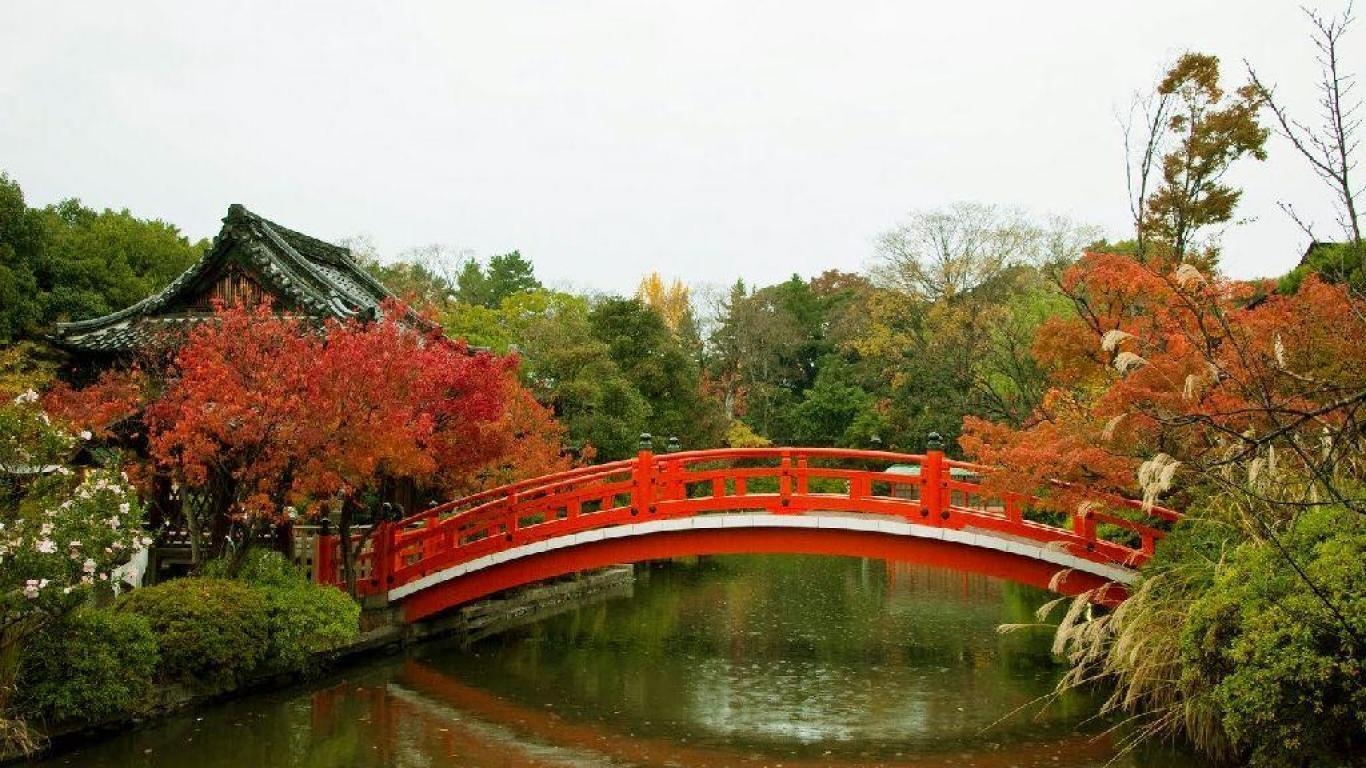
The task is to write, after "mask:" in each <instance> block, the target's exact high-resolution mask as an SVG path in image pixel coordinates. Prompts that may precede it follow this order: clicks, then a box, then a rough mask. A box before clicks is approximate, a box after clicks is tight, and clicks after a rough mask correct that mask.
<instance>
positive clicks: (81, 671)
mask: <svg viewBox="0 0 1366 768" xmlns="http://www.w3.org/2000/svg"><path fill="white" fill-rule="evenodd" d="M157 661H158V652H157V640H156V636H155V635H154V634H153V633H152V627H151V625H150V624H149V623H148V621H147V619H145V618H143V617H142V616H138V615H134V614H130V613H117V612H114V611H108V610H98V609H86V610H79V611H76V612H75V613H72V614H70V615H68V616H66V617H65V618H63V619H62V620H60V621H57V622H54V623H53V624H51V625H49V626H48V627H47V628H46V629H44V630H43V631H42V632H40V633H39V634H38V635H37V636H35V637H34V638H33V639H32V640H31V641H30V642H29V643H28V644H27V645H25V646H24V648H23V650H22V651H21V659H20V671H19V680H18V684H17V696H18V699H19V702H20V708H21V709H22V710H24V711H28V712H32V713H34V714H36V715H38V716H39V717H41V718H43V719H45V720H48V721H49V722H53V721H56V722H60V721H65V720H86V721H90V722H99V721H102V720H108V719H110V718H113V717H117V716H119V715H131V714H138V713H140V712H145V711H146V710H147V709H149V708H150V707H151V706H152V704H153V703H155V688H154V687H153V685H152V677H153V675H154V674H155V672H156V668H157Z"/></svg>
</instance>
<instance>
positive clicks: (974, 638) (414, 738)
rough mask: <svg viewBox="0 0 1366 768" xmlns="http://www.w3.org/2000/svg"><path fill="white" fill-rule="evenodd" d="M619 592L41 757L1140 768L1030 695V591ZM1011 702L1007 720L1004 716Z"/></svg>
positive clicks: (732, 587) (763, 569) (853, 572)
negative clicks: (464, 640) (467, 642)
mask: <svg viewBox="0 0 1366 768" xmlns="http://www.w3.org/2000/svg"><path fill="white" fill-rule="evenodd" d="M637 572H638V574H639V578H638V581H637V583H636V585H635V587H634V589H633V594H631V595H625V596H618V597H615V598H612V599H610V600H606V601H603V602H599V603H597V604H593V605H587V606H583V607H580V608H578V609H576V610H573V611H571V612H568V613H565V614H563V615H560V616H555V617H553V618H549V619H545V620H542V621H540V622H537V623H534V624H530V625H528V626H524V627H520V628H517V629H512V630H509V631H506V632H504V633H503V634H501V635H498V636H496V637H493V638H489V639H486V640H483V641H480V642H478V643H476V644H474V645H473V646H471V647H469V648H461V647H459V646H458V645H455V644H445V645H442V644H435V645H428V646H424V647H421V648H418V649H416V650H415V651H414V652H413V653H412V654H411V655H409V656H408V657H407V658H401V659H386V660H382V661H379V662H376V663H374V664H371V665H369V666H365V667H359V668H355V669H351V670H348V671H346V672H345V673H343V674H339V675H337V676H335V677H332V678H329V679H327V680H323V681H319V682H317V683H315V684H313V685H310V686H307V687H303V688H296V689H293V690H287V691H282V692H275V693H269V694H263V695H258V696H253V697H250V698H246V699H243V700H239V701H236V702H231V703H228V704H225V705H221V706H216V707H212V708H206V709H203V710H200V711H197V712H194V713H191V714H187V715H183V716H180V717H177V718H174V719H172V720H169V721H165V722H162V723H159V724H157V725H155V726H152V727H148V728H145V729H141V730H137V731H133V732H130V733H126V734H122V735H120V736H117V737H115V738H114V739H112V740H109V741H105V742H102V743H100V744H97V745H92V746H91V747H89V748H87V749H84V750H81V751H79V752H75V753H71V754H68V755H64V756H61V757H58V758H55V759H52V760H50V761H47V762H44V763H41V764H40V765H43V766H58V765H62V766H89V767H90V768H101V767H107V768H130V767H132V766H157V767H159V768H160V767H163V766H164V767H165V768H177V767H179V766H185V768H218V767H220V766H221V767H222V768H285V767H286V766H289V767H291V768H293V767H295V766H317V767H318V768H325V767H327V768H330V767H331V766H391V765H392V766H413V767H414V768H417V767H419V766H420V767H422V768H445V767H447V766H450V767H454V766H634V765H652V766H654V765H657V766H729V765H744V766H749V765H753V766H779V765H781V766H825V765H837V766H875V765H907V766H927V767H928V766H981V767H983V768H989V767H991V766H1001V767H1003V768H1004V767H1005V766H1073V767H1076V766H1102V765H1106V764H1107V763H1109V764H1112V765H1115V766H1121V767H1127V768H1137V767H1138V766H1163V767H1166V766H1187V765H1195V764H1196V763H1194V762H1188V761H1187V760H1185V759H1182V758H1180V757H1178V756H1174V755H1171V754H1166V753H1152V752H1149V753H1143V754H1126V755H1123V756H1122V757H1120V758H1118V759H1117V760H1114V761H1113V762H1111V760H1112V758H1114V757H1115V752H1116V746H1115V742H1114V740H1113V738H1111V737H1108V736H1097V735H1096V734H1099V733H1100V732H1102V731H1104V730H1105V728H1106V724H1104V723H1098V722H1094V721H1092V720H1091V719H1090V716H1091V714H1092V713H1093V712H1094V711H1095V702H1094V701H1092V700H1087V699H1086V698H1083V697H1072V698H1066V699H1062V700H1058V701H1054V702H1052V703H1051V704H1049V705H1048V706H1047V707H1042V706H1041V704H1040V703H1039V702H1038V699H1039V698H1040V697H1042V696H1044V695H1045V694H1047V693H1048V692H1049V691H1050V690H1051V689H1052V686H1053V682H1054V681H1055V680H1056V678H1057V676H1058V674H1059V669H1058V668H1057V667H1056V666H1055V665H1054V663H1053V662H1052V660H1051V659H1050V657H1049V654H1048V646H1049V640H1050V636H1049V634H1048V633H1047V632H1046V631H1026V632H1017V633H1011V634H1000V633H998V632H997V631H996V628H997V626H998V625H1000V624H1003V623H1022V622H1029V621H1031V619H1032V615H1033V611H1034V609H1035V608H1036V607H1037V606H1038V605H1040V604H1042V603H1043V602H1044V601H1046V600H1047V599H1049V598H1048V595H1046V594H1044V593H1042V592H1039V591H1037V590H1033V589H1030V588H1025V587H1020V586H1016V585H1013V584H1007V583H1003V582H999V581H995V580H992V579H988V578H984V577H978V576H965V575H963V574H959V573H956V572H951V571H943V570H937V569H930V568H925V567H919V566H913V565H906V564H895V565H889V564H886V563H883V562H881V561H868V560H858V559H842V558H826V557H786V556H782V557H780V556H762V557H724V558H709V559H701V560H696V561H677V562H671V563H657V564H653V565H650V566H641V567H639V568H638V571H637ZM1012 713H1013V714H1012Z"/></svg>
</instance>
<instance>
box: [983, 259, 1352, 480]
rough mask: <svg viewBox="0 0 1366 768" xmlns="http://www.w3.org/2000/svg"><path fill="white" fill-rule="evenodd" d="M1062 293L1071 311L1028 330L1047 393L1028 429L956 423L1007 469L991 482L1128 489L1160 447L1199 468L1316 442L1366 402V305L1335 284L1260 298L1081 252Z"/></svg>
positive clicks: (1248, 286) (1194, 276) (1258, 290)
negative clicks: (1274, 445) (1273, 444)
mask: <svg viewBox="0 0 1366 768" xmlns="http://www.w3.org/2000/svg"><path fill="white" fill-rule="evenodd" d="M1062 287H1063V290H1064V291H1065V292H1066V293H1067V294H1068V295H1069V297H1071V298H1072V300H1073V303H1074V305H1075V306H1076V308H1077V312H1076V315H1075V316H1074V317H1071V318H1055V319H1053V320H1051V321H1049V322H1048V323H1045V324H1044V325H1043V326H1042V327H1041V328H1040V332H1039V334H1038V337H1037V339H1036V342H1035V346H1034V351H1035V355H1036V357H1037V359H1038V360H1039V361H1040V362H1041V363H1042V365H1043V366H1044V368H1045V370H1046V371H1047V372H1048V375H1049V378H1050V384H1051V386H1052V389H1051V391H1050V392H1049V393H1048V395H1047V396H1046V397H1045V399H1044V403H1043V406H1042V407H1041V408H1040V410H1039V412H1038V413H1036V414H1035V417H1034V419H1033V420H1032V422H1031V423H1029V424H1027V425H1026V426H1024V427H1023V428H1021V429H1014V428H1011V427H1007V426H1003V425H997V424H990V423H988V422H985V421H982V420H980V419H971V418H970V419H968V420H967V422H966V424H965V432H964V436H963V438H962V445H963V447H964V449H965V450H966V451H967V452H968V453H969V454H970V455H972V456H973V457H975V458H976V459H978V460H980V461H982V462H983V463H989V464H993V465H996V466H1001V467H1006V468H1007V469H1005V470H1003V473H1002V476H1001V477H998V478H997V482H999V483H1001V484H1002V485H1013V486H1014V487H1016V488H1019V487H1041V486H1042V485H1043V484H1044V481H1045V480H1046V479H1058V480H1064V481H1070V482H1074V483H1079V484H1082V485H1084V486H1087V487H1089V488H1092V489H1098V490H1104V491H1123V492H1128V493H1133V492H1134V490H1135V489H1136V478H1135V470H1136V468H1137V466H1138V464H1139V462H1140V461H1141V460H1143V459H1147V458H1150V457H1152V456H1154V455H1155V454H1157V453H1159V452H1160V453H1166V454H1168V455H1169V456H1172V457H1174V458H1175V459H1176V460H1178V461H1181V462H1182V463H1183V464H1184V465H1185V466H1186V468H1187V469H1190V470H1195V471H1207V470H1211V469H1213V468H1216V467H1220V466H1223V465H1226V464H1228V463H1229V462H1231V461H1238V460H1242V459H1245V458H1248V457H1251V456H1255V455H1256V453H1257V451H1260V450H1263V449H1264V448H1265V447H1266V445H1267V442H1266V441H1267V440H1275V439H1279V438H1282V437H1284V438H1291V437H1294V438H1296V439H1298V440H1300V441H1301V443H1302V444H1306V445H1308V444H1314V445H1317V444H1318V442H1319V441H1320V439H1321V434H1322V432H1321V431H1322V430H1324V429H1329V430H1331V429H1336V428H1339V427H1341V426H1342V425H1343V424H1344V423H1345V420H1348V419H1351V418H1353V415H1352V414H1353V413H1354V412H1355V410H1356V409H1357V408H1359V407H1361V405H1362V403H1363V401H1366V391H1363V388H1364V387H1366V384H1363V382H1366V346H1364V345H1362V344H1361V343H1360V342H1359V340H1360V339H1362V338H1366V311H1364V310H1366V307H1363V306H1362V303H1361V302H1360V301H1359V300H1357V299H1355V298H1353V297H1352V296H1351V295H1349V293H1348V292H1347V290H1346V289H1345V288H1343V287H1342V286H1336V285H1329V284H1326V283H1323V282H1321V281H1319V280H1317V279H1314V278H1310V279H1308V280H1306V281H1305V283H1304V284H1303V285H1302V287H1301V289H1300V290H1299V291H1298V292H1297V293H1296V294H1294V295H1290V296H1280V295H1270V296H1266V295H1265V294H1266V291H1267V287H1266V286H1263V285H1258V284H1253V283H1240V282H1232V281H1227V280H1224V279H1221V278H1217V277H1214V278H1208V277H1205V276H1202V275H1199V274H1198V273H1195V272H1193V271H1192V270H1190V268H1189V267H1183V268H1180V269H1178V270H1177V271H1175V272H1172V273H1163V272H1160V271H1159V270H1158V269H1157V268H1154V267H1151V266H1147V265H1144V264H1141V263H1139V262H1137V261H1135V260H1134V259H1132V258H1130V257H1127V256H1121V255H1114V254H1087V255H1086V256H1085V257H1084V258H1083V259H1082V260H1081V261H1080V262H1079V263H1078V264H1076V265H1074V266H1073V267H1072V268H1071V269H1069V270H1068V271H1067V273H1066V274H1065V275H1064V277H1063V280H1062ZM1259 294H1261V295H1263V296H1264V298H1261V299H1256V300H1254V298H1253V297H1255V296H1257V295H1259ZM1286 453H1287V454H1289V453H1290V452H1289V451H1287V452H1286Z"/></svg>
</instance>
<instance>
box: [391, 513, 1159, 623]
mask: <svg viewBox="0 0 1366 768" xmlns="http://www.w3.org/2000/svg"><path fill="white" fill-rule="evenodd" d="M706 528H828V529H833V530H842V531H863V532H872V533H885V534H888V535H891V536H908V537H911V538H918V539H940V540H942V541H947V542H953V543H955V544H964V545H967V546H969V547H979V548H981V549H995V550H999V551H1003V552H1009V553H1011V554H1015V555H1019V556H1021V557H1026V558H1029V559H1031V560H1039V561H1042V562H1045V563H1051V564H1053V565H1056V566H1058V567H1059V570H1063V569H1071V570H1076V571H1082V572H1083V573H1089V574H1091V575H1093V576H1099V577H1100V578H1102V579H1106V580H1107V581H1113V582H1116V583H1119V584H1124V585H1129V584H1132V583H1133V582H1134V580H1135V579H1136V578H1137V577H1138V572H1137V571H1134V570H1131V569H1129V568H1124V567H1121V566H1117V565H1105V564H1102V563H1097V562H1094V561H1092V560H1087V559H1085V558H1081V557H1077V556H1076V555H1073V554H1070V553H1068V552H1063V551H1061V550H1058V549H1055V548H1052V547H1050V546H1048V545H1047V544H1039V543H1037V542H1034V541H1029V540H1022V539H1017V538H1012V537H1008V536H1004V535H1001V534H997V533H995V532H992V531H973V530H961V531H958V530H953V529H949V528H939V527H936V526H933V525H922V524H920V523H908V522H906V521H904V520H901V519H898V518H889V517H883V516H878V515H850V514H847V513H832V512H815V513H810V514H805V515H773V514H745V513H742V514H733V513H731V514H711V515H699V516H696V517H684V518H675V519H671V520H650V521H647V522H642V523H628V524H626V525H618V526H613V527H610V528H599V529H597V530H592V531H583V532H581V533H574V534H570V535H567V536H557V537H555V538H553V539H546V540H545V541H538V542H536V543H534V544H524V545H522V546H520V547H513V548H511V549H506V550H503V551H502V552H496V553H494V554H492V555H485V556H483V557H480V558H476V559H474V560H471V561H469V562H467V563H461V564H460V565H456V566H452V567H450V568H446V569H445V570H441V571H437V572H436V573H430V574H427V575H426V576H423V577H422V578H420V579H416V580H414V581H411V582H409V583H407V584H404V585H403V586H400V587H395V588H393V589H391V590H389V600H390V601H391V602H392V601H397V600H402V599H403V598H405V597H408V596H409V595H412V594H415V593H417V592H421V591H422V590H424V589H429V588H431V587H434V586H436V585H437V584H441V583H443V582H446V581H450V580H451V579H456V578H459V577H461V576H464V575H465V574H468V573H473V572H475V571H481V570H484V569H485V568H491V567H493V566H495V565H501V564H502V563H506V562H509V561H512V560H520V559H521V558H524V557H530V556H532V555H537V554H540V553H542V552H548V551H550V550H553V549H564V548H566V547H576V546H579V545H581V544H588V543H591V542H594V541H603V540H605V539H620V538H630V537H634V536H648V535H651V534H655V533H666V532H669V531H689V530H696V529H706Z"/></svg>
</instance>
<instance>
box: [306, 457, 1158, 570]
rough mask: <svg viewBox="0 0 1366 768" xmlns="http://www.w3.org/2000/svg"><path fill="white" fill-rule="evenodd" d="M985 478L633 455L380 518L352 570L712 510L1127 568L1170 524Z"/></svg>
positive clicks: (939, 465) (326, 559) (915, 462)
mask: <svg viewBox="0 0 1366 768" xmlns="http://www.w3.org/2000/svg"><path fill="white" fill-rule="evenodd" d="M988 471H989V470H988V468H986V467H982V466H978V465H974V464H969V463H966V462H959V461H952V460H950V459H948V458H946V457H945V456H944V454H943V452H942V451H937V450H931V451H927V452H926V453H924V454H902V453H893V452H888V451H872V450H853V449H837V448H746V449H716V450H702V451H687V452H678V453H663V454H656V453H654V452H652V451H649V450H642V451H641V452H640V453H639V454H638V455H637V456H636V458H635V459H630V460H625V461H618V462H613V463H610V464H603V465H598V466H592V467H582V468H578V469H574V470H570V471H567V472H561V473H558V474H555V475H549V476H546V477H541V478H534V479H531V480H525V481H522V482H518V483H513V484H511V485H507V486H503V487H500V488H494V489H490V490H487V491H482V492H480V493H476V494H473V495H470V496H467V497H464V498H462V499H457V500H455V501H451V502H448V503H446V504H442V505H440V506H436V507H432V508H431V509H428V510H426V511H424V512H421V513H419V514H416V515H412V516H409V517H406V518H404V519H402V520H398V521H395V522H387V523H382V524H381V525H380V526H379V527H378V530H377V531H376V532H375V533H374V535H373V537H372V538H371V539H370V542H369V543H368V545H366V546H365V547H364V548H363V550H362V551H361V552H360V553H359V554H358V556H357V565H358V570H359V571H361V572H364V573H366V574H367V575H368V578H366V579H363V580H361V581H360V582H359V583H358V588H359V591H360V592H361V594H375V593H381V592H386V591H388V590H389V589H392V588H394V587H396V586H400V585H403V584H407V583H409V582H412V581H414V580H416V579H420V578H422V577H423V576H426V575H428V574H431V573H436V572H438V571H442V570H444V569H446V568H450V567H452V566H456V565H460V564H462V563H467V562H470V561H472V560H476V559H478V558H481V557H484V556H486V555H492V554H495V553H498V552H501V551H504V550H507V549H510V548H513V547H518V546H523V545H528V544H535V543H537V542H540V541H545V540H548V539H551V538H556V537H560V536H567V535H571V534H575V533H579V532H582V531H588V530H595V529H600V528H608V527H612V526H619V525H626V524H630V523H635V522H641V521H645V520H663V519H670V518H679V517H692V516H697V515H707V514H714V513H722V512H732V513H733V512H755V513H763V514H776V515H801V514H808V513H814V512H821V513H832V514H846V515H877V516H883V517H892V518H899V519H901V520H904V521H908V522H914V523H918V524H921V525H928V526H933V527H939V528H947V529H954V530H975V531H986V532H992V533H995V534H997V535H1000V536H1005V537H1013V538H1017V539H1021V540H1025V541H1031V542H1034V543H1039V544H1044V545H1049V546H1054V547H1058V548H1061V549H1064V550H1066V551H1068V552H1071V553H1073V554H1076V555H1077V556H1079V557H1084V558H1087V559H1091V560H1095V561H1099V562H1111V563H1119V564H1124V565H1129V566H1136V565H1139V564H1141V563H1142V562H1144V561H1146V560H1147V559H1148V558H1149V557H1150V556H1151V555H1152V553H1153V549H1154V546H1155V544H1156V542H1157V541H1158V540H1159V539H1160V538H1161V537H1162V535H1163V531H1162V528H1161V527H1160V526H1161V525H1162V524H1163V522H1164V521H1170V520H1175V519H1177V518H1178V517H1179V516H1178V515H1177V514H1176V513H1175V512H1172V511H1170V510H1166V509H1163V508H1160V507H1157V508H1145V507H1144V506H1143V505H1142V504H1141V503H1139V502H1136V501H1133V500H1130V499H1123V498H1120V497H1114V496H1102V495H1096V494H1089V495H1087V499H1086V502H1085V503H1082V504H1074V505H1073V507H1072V508H1071V509H1062V508H1060V505H1059V504H1058V503H1057V502H1055V501H1049V500H1047V499H1041V498H1038V497H1035V496H1030V495H1027V494H1019V493H1010V492H1004V493H1003V492H999V491H996V490H993V489H991V488H989V487H988V486H987V485H985V484H984V483H983V482H982V477H983V475H984V474H986V473H987V472H988ZM1060 490H1063V491H1068V490H1071V489H1070V488H1068V487H1066V486H1063V487H1061V488H1060ZM319 546H320V547H323V548H329V547H330V548H335V546H336V537H335V536H332V537H320V544H319ZM317 559H318V561H319V562H322V563H326V564H327V565H326V567H324V568H320V569H319V579H320V580H321V581H327V582H332V583H341V582H342V579H341V574H340V569H339V567H338V564H337V558H336V557H335V555H334V554H333V553H332V552H329V553H327V554H326V555H325V556H324V555H323V554H322V553H321V552H320V555H319V557H318V558H317Z"/></svg>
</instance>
